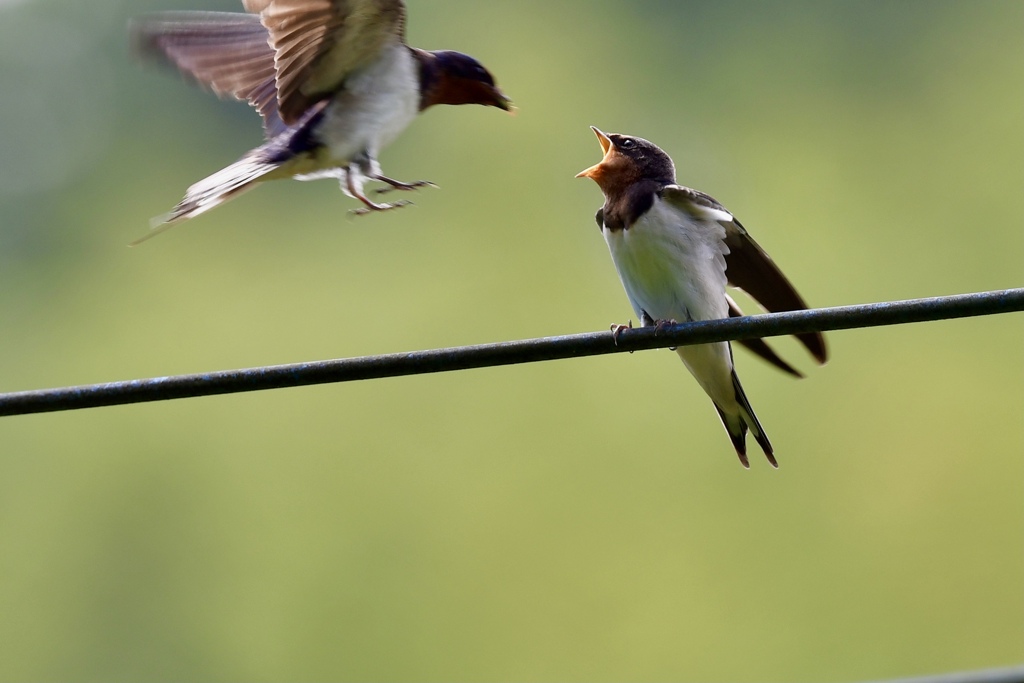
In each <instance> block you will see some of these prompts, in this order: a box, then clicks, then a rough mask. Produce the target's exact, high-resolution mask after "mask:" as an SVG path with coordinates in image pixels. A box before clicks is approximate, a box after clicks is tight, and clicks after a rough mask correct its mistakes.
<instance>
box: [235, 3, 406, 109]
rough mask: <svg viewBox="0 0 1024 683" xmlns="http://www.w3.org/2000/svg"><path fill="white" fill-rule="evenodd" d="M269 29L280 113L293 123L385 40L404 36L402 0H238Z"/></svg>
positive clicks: (375, 52)
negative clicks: (273, 53)
mask: <svg viewBox="0 0 1024 683" xmlns="http://www.w3.org/2000/svg"><path fill="white" fill-rule="evenodd" d="M242 4H243V5H245V9H246V10H247V11H249V12H251V13H253V14H256V15H258V16H259V20H260V21H261V22H262V23H263V25H264V26H265V27H266V28H267V30H268V31H269V32H270V44H271V46H272V47H273V49H274V52H275V55H274V63H275V69H276V78H277V99H278V107H279V109H280V112H281V118H282V119H283V120H284V122H285V123H287V124H289V125H290V124H293V123H295V121H296V120H298V118H299V117H301V116H302V114H303V113H304V112H305V111H306V110H307V109H308V108H309V107H310V106H311V105H312V104H314V103H315V102H317V101H319V100H321V99H323V98H324V97H325V96H327V95H329V94H330V93H332V92H334V90H336V89H337V88H338V86H339V85H341V83H342V82H344V80H345V78H346V77H347V76H348V75H349V74H350V73H352V72H353V71H355V70H356V69H359V68H360V67H363V66H365V65H367V64H369V63H371V62H373V60H374V59H376V57H377V56H378V55H379V54H380V51H381V50H382V49H383V48H384V47H385V46H386V45H388V44H389V43H392V42H402V41H404V38H405V3H404V2H402V0H242Z"/></svg>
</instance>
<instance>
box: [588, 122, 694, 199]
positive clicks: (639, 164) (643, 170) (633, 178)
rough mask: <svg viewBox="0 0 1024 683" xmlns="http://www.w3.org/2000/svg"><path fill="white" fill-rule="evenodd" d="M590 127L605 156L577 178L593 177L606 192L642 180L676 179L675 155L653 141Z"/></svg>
mask: <svg viewBox="0 0 1024 683" xmlns="http://www.w3.org/2000/svg"><path fill="white" fill-rule="evenodd" d="M590 128H591V130H593V131H594V134H595V135H597V141H598V142H599V143H601V150H602V151H603V152H604V158H603V159H601V162H600V163H598V164H595V165H594V166H591V167H590V168H588V169H586V170H584V171H580V172H579V173H577V174H576V177H577V178H590V179H591V180H593V181H594V182H596V183H597V184H598V185H599V186H600V187H601V189H602V190H605V191H606V192H607V191H608V190H612V189H616V188H622V187H626V186H629V185H631V184H632V183H635V182H637V181H640V180H654V181H657V182H660V183H662V184H664V185H669V184H672V183H674V182H675V181H676V168H675V164H673V163H672V158H671V157H669V155H668V154H665V152H663V151H662V150H661V148H660V147H658V146H657V145H655V144H654V143H653V142H649V141H647V140H644V139H643V138H638V137H635V136H632V135H620V134H618V133H604V132H602V131H600V130H598V129H597V128H595V127H594V126H591V127H590Z"/></svg>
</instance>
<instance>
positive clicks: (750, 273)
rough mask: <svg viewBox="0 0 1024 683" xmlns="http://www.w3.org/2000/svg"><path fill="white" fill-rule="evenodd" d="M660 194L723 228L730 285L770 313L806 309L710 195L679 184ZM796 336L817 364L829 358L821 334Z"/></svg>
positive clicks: (750, 238) (727, 275) (775, 270)
mask: <svg viewBox="0 0 1024 683" xmlns="http://www.w3.org/2000/svg"><path fill="white" fill-rule="evenodd" d="M661 196H662V198H664V199H665V200H666V201H668V202H671V203H672V204H673V205H674V206H675V207H677V208H679V209H681V210H683V211H687V212H689V213H691V214H693V215H698V216H701V217H703V218H705V219H710V220H715V221H718V222H719V223H720V224H721V225H722V227H724V228H725V244H726V246H728V247H729V254H728V255H727V256H726V257H725V274H726V277H728V278H729V284H730V285H732V286H733V287H738V288H740V289H742V290H743V291H745V292H746V293H747V294H749V295H750V296H752V297H753V298H754V299H756V300H757V302H758V303H760V304H761V305H762V306H764V307H765V309H767V310H769V311H771V312H773V313H777V312H781V311H797V310H804V309H806V308H807V304H806V303H805V302H804V300H803V298H801V296H800V295H799V294H798V293H797V291H796V289H795V288H794V287H793V285H791V284H790V282H789V280H787V279H786V276H785V275H783V274H782V271H781V270H779V267H778V266H776V265H775V262H774V261H772V259H771V257H770V256H768V254H766V253H765V251H764V250H763V249H762V248H761V247H760V246H758V244H757V242H755V241H754V240H753V238H752V237H750V235H749V234H747V231H746V229H745V228H744V227H743V226H742V225H741V224H740V222H739V221H738V220H736V218H735V217H734V216H733V215H732V214H731V213H729V212H728V211H727V210H726V209H725V207H724V206H722V205H721V204H719V203H718V202H717V201H715V200H714V199H713V198H712V197H711V196H709V195H706V194H704V193H703V192H698V191H697V190H692V189H690V188H688V187H683V186H681V185H668V186H666V187H665V188H663V189H662V190H661ZM796 338H797V339H799V340H800V343H802V344H803V345H804V346H805V347H806V348H807V350H808V351H810V353H811V355H812V356H814V358H815V359H816V360H817V361H818V362H819V363H824V362H825V361H827V360H828V348H827V347H826V345H825V337H824V336H823V335H822V334H820V333H817V332H812V333H807V334H798V335H796Z"/></svg>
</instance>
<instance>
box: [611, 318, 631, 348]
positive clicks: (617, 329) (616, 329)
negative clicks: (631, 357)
mask: <svg viewBox="0 0 1024 683" xmlns="http://www.w3.org/2000/svg"><path fill="white" fill-rule="evenodd" d="M631 329H633V321H632V320H630V321H629V324H628V325H621V324H618V323H615V324H612V326H611V330H612V341H613V342H614V343H615V345H616V346H618V345H619V335H620V334H622V333H623V332H624V331H626V330H631ZM630 353H633V352H632V351H630Z"/></svg>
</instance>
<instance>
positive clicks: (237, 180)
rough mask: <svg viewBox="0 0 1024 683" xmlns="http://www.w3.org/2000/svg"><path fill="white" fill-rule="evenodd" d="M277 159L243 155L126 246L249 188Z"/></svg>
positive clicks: (272, 168)
mask: <svg viewBox="0 0 1024 683" xmlns="http://www.w3.org/2000/svg"><path fill="white" fill-rule="evenodd" d="M280 165H281V164H280V162H271V161H267V160H266V159H261V158H260V157H259V156H257V155H253V154H250V155H246V156H244V157H242V158H241V159H239V160H238V161H236V162H235V163H233V164H231V165H230V166H228V167H227V168H224V169H221V170H220V171H217V172H216V173H214V174H213V175H211V176H209V177H207V178H204V179H202V180H200V181H199V182H198V183H196V184H195V185H192V186H191V187H190V188H188V190H187V191H186V192H185V198H184V199H182V200H181V201H180V202H179V203H178V205H177V206H175V207H174V208H173V209H171V210H170V211H169V212H167V213H166V214H164V215H162V216H157V217H156V218H154V219H153V220H152V221H150V232H149V233H148V234H146V235H145V236H144V237H142V238H140V239H137V240H135V241H134V242H132V243H131V244H130V245H128V246H132V247H134V246H136V245H138V244H141V243H142V242H145V241H146V240H150V239H152V238H154V237H156V236H157V235H159V234H160V233H162V232H164V231H166V230H168V229H170V228H172V227H174V226H175V225H177V224H178V223H182V222H184V221H186V220H188V219H190V218H195V217H196V216H199V215H201V214H203V213H206V212H207V211H209V210H210V209H212V208H214V207H217V206H220V205H221V204H223V203H224V202H226V201H228V200H230V199H233V198H234V197H237V196H238V195H240V194H242V193H243V192H246V191H248V190H251V189H252V188H253V187H255V186H256V185H257V184H258V183H260V182H262V180H263V179H265V178H264V177H265V176H266V175H267V174H269V173H272V172H273V171H275V170H277V169H278V168H279V167H280Z"/></svg>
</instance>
